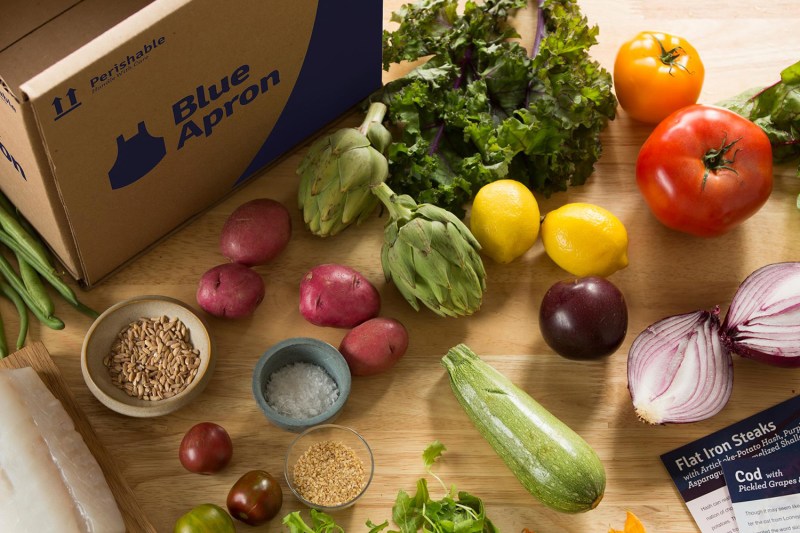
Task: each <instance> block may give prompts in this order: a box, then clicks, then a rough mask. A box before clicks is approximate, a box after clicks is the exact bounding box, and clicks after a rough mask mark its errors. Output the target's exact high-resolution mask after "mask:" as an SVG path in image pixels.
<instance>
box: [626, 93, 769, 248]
mask: <svg viewBox="0 0 800 533" xmlns="http://www.w3.org/2000/svg"><path fill="white" fill-rule="evenodd" d="M636 183H637V184H638V186H639V190H640V191H641V193H642V195H643V196H644V199H645V201H646V202H647V205H648V206H650V209H651V211H652V212H653V214H654V215H655V216H656V218H657V219H658V220H660V221H661V222H662V223H663V224H664V225H666V226H668V227H670V228H672V229H676V230H678V231H683V232H686V233H691V234H693V235H698V236H701V237H714V236H717V235H721V234H723V233H725V232H727V231H729V230H730V229H732V228H733V227H735V226H736V225H738V224H739V223H741V222H742V221H744V220H746V219H747V218H749V217H750V216H752V215H753V214H754V213H755V212H756V211H758V210H759V209H760V208H761V206H763V205H764V203H765V202H766V201H767V198H769V195H770V193H771V192H772V147H771V146H770V143H769V139H768V138H767V136H766V134H765V133H764V132H763V131H762V130H761V128H759V127H758V126H756V125H755V124H753V123H752V122H750V121H749V120H747V119H746V118H744V117H742V116H740V115H737V114H736V113H734V112H733V111H728V110H727V109H722V108H719V107H715V106H709V105H700V104H696V105H692V106H689V107H684V108H682V109H679V110H678V111H676V112H674V113H673V114H671V115H670V116H668V117H667V118H665V119H664V120H663V121H662V122H661V123H659V124H658V126H656V128H655V129H654V130H653V132H652V133H651V134H650V137H648V138H647V140H646V141H645V143H644V145H642V148H641V150H640V151H639V157H638V159H637V160H636Z"/></svg>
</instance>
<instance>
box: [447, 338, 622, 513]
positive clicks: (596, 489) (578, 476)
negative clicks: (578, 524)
mask: <svg viewBox="0 0 800 533" xmlns="http://www.w3.org/2000/svg"><path fill="white" fill-rule="evenodd" d="M442 364H443V365H444V367H445V368H446V369H447V373H448V374H449V376H450V387H451V388H452V389H453V392H454V393H455V396H456V398H457V399H458V402H459V403H460V404H461V406H462V407H463V408H464V410H465V411H466V412H467V415H468V416H469V418H470V419H471V420H472V422H473V423H474V424H475V426H476V427H477V429H478V431H479V432H480V434H481V435H483V437H484V438H485V439H486V440H487V441H488V442H489V444H490V445H491V446H492V448H493V449H494V451H495V452H497V454H498V455H499V456H500V457H501V458H502V459H503V461H504V462H505V464H506V466H508V468H509V469H510V470H511V471H512V472H513V474H514V475H515V476H516V478H517V479H518V480H519V481H520V483H522V486H523V487H525V489H526V490H527V491H528V492H530V493H531V494H532V495H534V496H535V497H536V498H538V499H539V500H540V501H541V502H542V503H544V504H545V505H547V506H548V507H550V508H552V509H555V510H556V511H561V512H564V513H580V512H584V511H589V510H590V509H594V508H595V507H597V504H599V503H600V500H601V499H603V493H604V491H605V488H606V474H605V469H604V468H603V463H602V462H600V458H599V457H598V456H597V453H596V452H595V451H594V450H593V449H592V448H591V446H589V444H587V442H586V441H585V440H583V439H582V438H581V437H580V435H578V434H577V433H575V432H574V431H573V430H572V429H570V428H569V427H568V426H567V425H566V424H564V423H563V422H561V421H560V420H559V419H558V418H556V417H555V416H553V415H552V414H551V413H550V412H549V411H547V410H546V409H545V408H544V407H542V406H541V405H539V403H537V402H536V401H535V400H534V399H533V398H531V397H530V396H529V395H528V394H527V393H526V392H525V391H523V390H522V389H520V388H518V387H517V386H515V385H514V384H513V383H511V381H510V380H509V379H508V378H506V377H505V376H504V375H503V374H501V373H500V372H499V371H497V370H496V369H495V368H494V367H492V366H491V365H489V364H488V363H486V362H485V361H483V360H482V359H481V358H480V357H478V356H477V355H475V353H474V352H473V351H472V350H470V348H469V347H468V346H466V345H464V344H459V345H458V346H455V347H453V348H451V349H450V350H449V351H448V352H447V355H445V356H444V358H442Z"/></svg>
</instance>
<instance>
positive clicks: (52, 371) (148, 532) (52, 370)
mask: <svg viewBox="0 0 800 533" xmlns="http://www.w3.org/2000/svg"><path fill="white" fill-rule="evenodd" d="M26 366H30V367H32V368H33V369H34V370H36V372H37V373H38V374H39V377H40V378H41V379H42V381H44V383H45V384H46V385H47V387H48V388H49V389H50V391H51V392H52V393H53V394H54V395H55V397H56V398H58V399H59V400H60V401H61V404H62V405H63V406H64V409H66V410H67V413H69V415H70V417H71V418H72V420H73V422H74V423H75V428H76V429H77V430H78V432H79V433H80V434H81V436H83V440H84V441H85V442H86V445H87V446H88V447H89V450H91V452H92V453H93V454H94V456H95V458H96V459H97V462H98V463H99V464H100V468H101V469H102V470H103V474H105V476H106V480H107V481H108V485H109V487H111V491H112V492H113V493H114V497H115V498H116V500H117V505H119V509H120V512H121V513H122V517H123V519H124V520H125V526H126V528H127V530H128V533H156V529H155V528H154V527H153V525H152V524H150V522H148V521H147V519H146V518H145V517H144V513H143V512H142V510H141V508H140V507H139V504H138V503H137V502H136V499H135V498H134V495H133V491H132V490H131V488H130V487H129V486H128V484H127V483H126V482H125V479H124V478H123V477H122V473H121V472H120V470H119V468H118V467H117V465H116V464H115V463H114V460H113V459H112V457H111V455H110V454H109V453H108V450H106V448H105V447H104V446H103V444H102V443H101V442H100V440H99V439H98V438H97V434H95V432H94V429H92V426H91V424H90V423H89V419H88V418H87V417H86V415H85V414H84V412H83V411H82V410H81V408H80V406H79V405H78V403H77V402H76V401H75V397H74V396H73V395H72V392H71V391H70V390H69V387H68V386H67V383H66V381H64V378H63V377H62V376H61V372H60V371H59V369H58V367H57V366H56V364H55V363H54V362H53V359H52V358H51V357H50V354H49V353H48V352H47V349H46V348H45V346H44V344H42V343H41V342H37V343H31V344H30V345H29V346H26V347H24V348H23V349H21V350H19V351H17V352H15V353H13V354H11V355H9V356H8V357H6V358H4V359H0V368H22V367H26Z"/></svg>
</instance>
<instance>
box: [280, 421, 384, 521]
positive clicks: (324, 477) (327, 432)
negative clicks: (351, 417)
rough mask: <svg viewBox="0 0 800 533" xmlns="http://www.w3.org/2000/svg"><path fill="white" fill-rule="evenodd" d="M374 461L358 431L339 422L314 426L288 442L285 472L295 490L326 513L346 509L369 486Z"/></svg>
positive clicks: (310, 503)
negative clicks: (338, 423)
mask: <svg viewBox="0 0 800 533" xmlns="http://www.w3.org/2000/svg"><path fill="white" fill-rule="evenodd" d="M374 471H375V461H374V458H373V455H372V450H371V448H370V446H369V444H368V443H367V441H366V440H365V439H364V437H362V436H361V435H360V434H359V433H358V432H356V431H355V430H354V429H351V428H349V427H345V426H341V425H337V424H321V425H319V426H314V427H311V428H309V429H307V430H306V431H304V432H303V433H301V434H300V435H298V436H297V437H296V438H295V439H294V441H292V443H291V444H290V445H289V448H288V450H287V451H286V458H285V460H284V468H283V473H284V476H285V477H286V483H287V484H288V485H289V489H290V490H291V491H292V494H294V495H295V497H296V498H297V499H298V500H299V501H300V502H301V503H302V504H304V505H306V506H307V507H311V508H313V509H317V510H319V511H323V512H326V513H330V512H334V511H339V510H342V509H347V508H348V507H350V506H352V505H353V504H354V503H356V501H358V500H359V499H360V498H361V497H362V496H363V495H364V493H365V492H366V491H367V488H369V485H370V483H371V482H372V476H373V473H374Z"/></svg>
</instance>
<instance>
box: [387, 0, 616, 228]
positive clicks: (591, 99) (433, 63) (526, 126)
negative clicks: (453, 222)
mask: <svg viewBox="0 0 800 533" xmlns="http://www.w3.org/2000/svg"><path fill="white" fill-rule="evenodd" d="M527 3H528V2H527V0H487V1H486V2H484V3H482V4H478V3H477V2H475V1H472V0H468V1H467V2H466V4H465V6H464V9H463V12H461V13H459V12H458V11H457V6H458V1H457V0H421V1H419V2H417V3H416V4H411V5H405V6H403V8H402V9H401V10H400V11H398V12H396V13H395V14H394V15H393V20H395V21H396V22H399V27H398V28H397V29H396V30H395V31H394V32H384V66H385V67H387V68H388V66H389V65H390V64H392V63H395V62H400V61H417V60H420V59H422V58H425V57H429V59H428V60H427V61H426V62H424V63H423V64H422V65H420V66H419V67H417V68H416V69H414V70H413V71H411V72H410V73H409V74H408V75H406V76H404V77H402V78H400V79H397V80H394V81H392V82H389V83H388V84H387V85H386V86H384V87H383V88H382V90H381V91H379V92H378V93H376V94H375V95H373V99H381V100H383V102H384V103H386V104H387V106H388V107H389V113H388V119H389V121H390V122H391V123H392V124H393V125H394V126H395V127H396V129H397V130H399V132H400V134H399V137H398V138H397V142H395V143H394V144H393V146H392V148H391V149H390V152H389V162H390V172H391V175H390V178H389V185H390V186H391V187H392V188H393V189H394V190H395V191H396V192H398V193H400V194H409V195H411V196H412V197H414V198H415V199H416V200H417V202H428V203H433V204H436V205H439V206H441V207H444V208H446V209H449V210H450V211H452V212H454V213H456V214H459V215H461V214H463V212H464V211H463V207H464V205H465V204H466V203H467V202H469V201H470V200H471V199H472V197H473V196H474V195H475V193H476V192H477V191H478V189H479V188H480V187H482V186H483V185H485V184H486V183H489V182H491V181H494V180H497V179H501V178H506V177H508V178H512V179H516V180H519V181H521V182H523V183H525V184H526V185H528V186H529V187H530V188H531V189H532V190H534V191H537V192H540V193H542V194H544V195H550V194H552V193H553V192H556V191H561V190H565V189H566V188H567V186H568V185H580V184H583V183H584V182H585V181H586V179H587V178H588V177H589V175H590V174H591V173H592V171H593V169H594V163H595V162H596V161H597V159H598V158H599V157H600V154H601V145H600V140H599V139H600V133H601V131H602V130H603V129H604V128H605V127H606V125H607V123H608V121H609V120H611V119H613V118H614V115H615V111H616V104H617V101H616V98H615V97H614V95H613V93H612V91H611V76H610V74H609V73H608V72H606V71H605V70H604V69H602V68H601V67H600V66H599V64H598V63H597V62H595V61H593V60H592V59H591V58H590V57H589V55H588V49H589V48H590V47H591V46H593V45H594V44H595V43H596V39H597V33H598V30H597V28H596V27H592V26H589V24H588V22H587V20H586V19H585V18H584V17H583V16H582V15H581V13H580V10H579V8H578V6H577V4H576V3H575V1H574V0H545V1H544V2H543V3H541V4H540V5H538V6H537V7H536V16H535V19H536V22H537V31H536V36H535V38H534V42H533V43H532V45H531V47H530V50H528V49H526V48H524V47H523V46H522V45H521V44H520V43H519V42H518V40H512V38H514V37H518V33H517V31H516V29H515V28H514V27H513V26H511V25H510V23H509V20H508V19H509V17H510V16H512V15H514V14H515V13H516V12H517V11H518V10H519V9H521V8H523V7H525V6H526V5H527Z"/></svg>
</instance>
